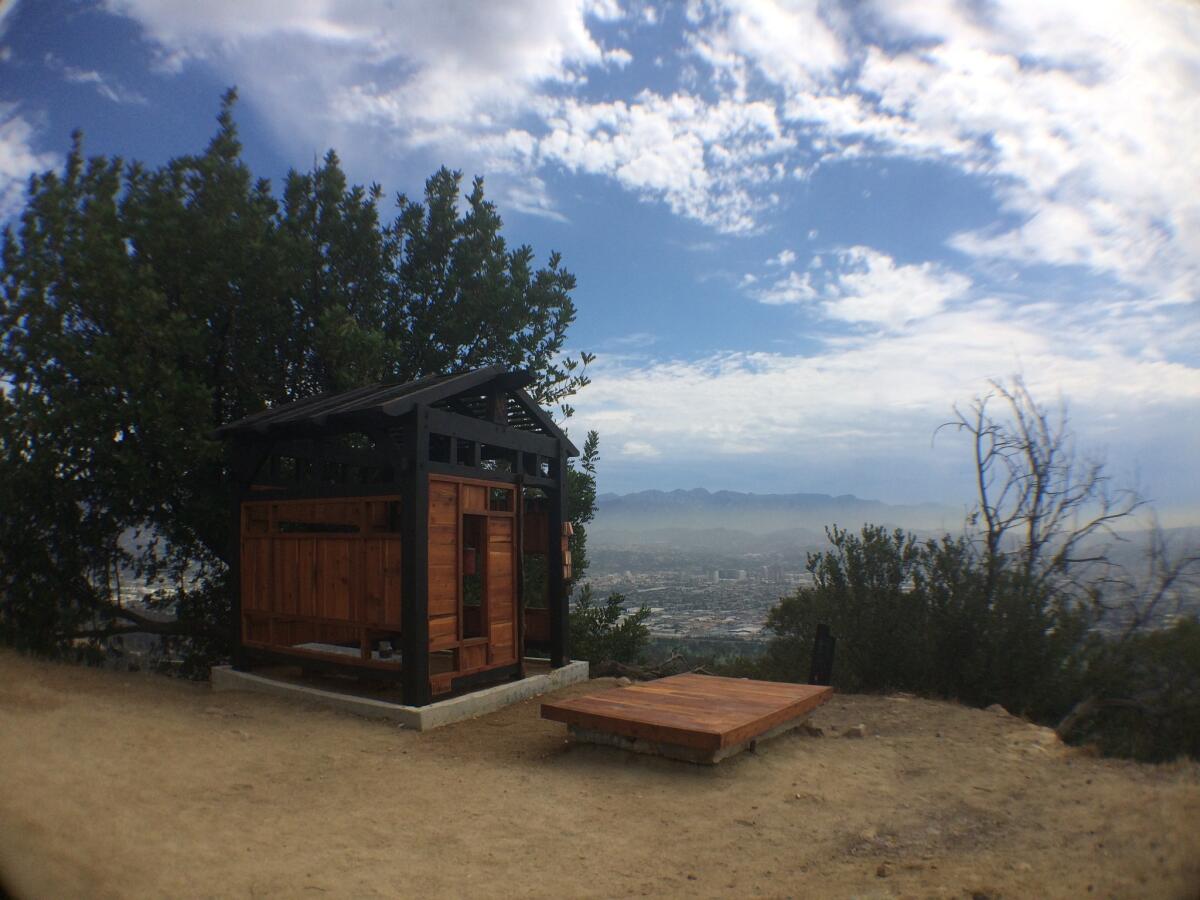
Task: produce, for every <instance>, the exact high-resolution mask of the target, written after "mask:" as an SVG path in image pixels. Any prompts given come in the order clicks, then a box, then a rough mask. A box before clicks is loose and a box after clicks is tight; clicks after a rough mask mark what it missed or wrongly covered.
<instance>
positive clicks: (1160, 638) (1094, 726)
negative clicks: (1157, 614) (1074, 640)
mask: <svg viewBox="0 0 1200 900" xmlns="http://www.w3.org/2000/svg"><path fill="white" fill-rule="evenodd" d="M1088 656H1089V659H1088V666H1087V671H1086V673H1085V677H1084V682H1083V688H1084V694H1085V699H1084V700H1083V701H1082V702H1081V703H1080V704H1078V705H1077V706H1076V708H1075V709H1074V710H1073V711H1072V717H1073V718H1075V719H1076V722H1075V723H1074V724H1073V725H1072V726H1070V733H1069V735H1068V737H1069V738H1070V739H1071V740H1072V742H1075V743H1090V744H1094V745H1096V746H1097V747H1099V749H1100V750H1101V752H1103V753H1104V754H1106V755H1109V756H1129V757H1134V758H1136V759H1141V760H1147V761H1161V760H1168V759H1173V758H1174V757H1176V756H1178V755H1179V754H1188V755H1190V756H1192V757H1195V758H1197V759H1200V621H1198V620H1197V619H1196V618H1194V617H1193V618H1186V619H1181V620H1179V621H1177V622H1176V623H1175V624H1174V625H1173V626H1171V627H1170V628H1164V629H1160V630H1158V631H1151V632H1146V633H1143V634H1135V635H1132V636H1130V637H1128V638H1126V639H1124V640H1113V639H1098V640H1097V641H1096V642H1095V644H1094V645H1093V646H1092V647H1091V648H1090V651H1089V654H1088ZM1064 730H1065V728H1064Z"/></svg>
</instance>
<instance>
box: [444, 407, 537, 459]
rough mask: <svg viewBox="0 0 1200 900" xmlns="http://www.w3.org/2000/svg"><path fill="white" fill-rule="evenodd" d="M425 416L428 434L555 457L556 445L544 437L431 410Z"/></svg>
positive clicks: (447, 412) (505, 426) (518, 429)
mask: <svg viewBox="0 0 1200 900" xmlns="http://www.w3.org/2000/svg"><path fill="white" fill-rule="evenodd" d="M428 412H429V430H430V431H434V432H437V433H438V434H447V435H451V436H452V437H460V438H464V439H466V440H469V441H477V442H480V443H484V444H492V445H494V446H496V447H503V448H505V449H506V450H523V451H525V452H527V453H540V454H541V455H543V456H557V455H558V442H557V441H555V439H554V438H550V437H546V435H544V434H537V433H536V432H532V431H522V430H521V429H520V428H512V427H510V426H507V425H497V424H495V423H494V422H484V421H482V420H481V419H472V418H469V417H467V416H460V415H458V414H457V413H452V412H449V411H447V410H444V409H430V410H429V411H428Z"/></svg>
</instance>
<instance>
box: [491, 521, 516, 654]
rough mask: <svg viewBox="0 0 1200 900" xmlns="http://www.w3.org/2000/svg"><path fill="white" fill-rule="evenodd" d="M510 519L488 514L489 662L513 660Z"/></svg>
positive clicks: (512, 587) (512, 556)
mask: <svg viewBox="0 0 1200 900" xmlns="http://www.w3.org/2000/svg"><path fill="white" fill-rule="evenodd" d="M513 531H514V528H513V520H512V518H511V517H507V516H488V561H487V564H488V580H487V590H488V641H489V643H490V644H491V649H492V663H493V664H496V665H500V664H503V663H510V662H513V661H514V660H515V659H516V649H515V641H514V628H513V618H514V611H515V609H516V594H517V590H516V583H517V579H516V571H515V559H514V554H515V552H516V548H515V547H514V545H513Z"/></svg>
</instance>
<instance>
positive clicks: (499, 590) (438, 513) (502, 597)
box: [429, 475, 518, 694]
mask: <svg viewBox="0 0 1200 900" xmlns="http://www.w3.org/2000/svg"><path fill="white" fill-rule="evenodd" d="M492 487H496V488H501V489H504V490H507V491H509V503H508V507H509V509H508V511H506V512H497V511H489V510H488V491H489V489H490V488H492ZM515 496H516V495H515V491H514V489H513V486H512V485H507V484H495V485H493V484H489V483H487V482H483V481H472V480H469V479H463V478H454V477H450V476H440V475H439V476H431V477H430V479H429V649H430V651H431V652H435V651H439V650H454V651H455V663H454V665H453V669H452V671H448V672H439V673H438V674H436V675H433V676H431V678H430V686H431V689H432V691H433V693H434V694H442V693H445V692H446V691H449V690H450V688H451V685H452V682H453V680H454V678H456V677H458V676H460V675H466V674H470V673H474V672H482V671H486V670H487V669H494V668H498V667H500V666H506V665H511V664H512V663H514V662H516V660H517V655H518V654H517V647H516V640H515V636H516V628H515V627H514V618H515V610H516V558H515V554H516V544H515V542H514V540H513V534H514V512H513V510H515V508H516V500H515ZM464 514H468V515H485V516H487V558H486V561H483V562H484V566H485V571H486V573H487V597H486V598H485V604H486V605H485V608H484V612H486V615H487V617H488V623H489V624H488V636H487V638H486V639H474V640H467V641H464V640H463V639H462V623H461V622H460V619H459V610H460V603H461V600H462V598H461V596H460V594H461V588H462V575H461V570H460V566H461V562H462V552H461V547H462V534H461V528H462V516H463V515H464Z"/></svg>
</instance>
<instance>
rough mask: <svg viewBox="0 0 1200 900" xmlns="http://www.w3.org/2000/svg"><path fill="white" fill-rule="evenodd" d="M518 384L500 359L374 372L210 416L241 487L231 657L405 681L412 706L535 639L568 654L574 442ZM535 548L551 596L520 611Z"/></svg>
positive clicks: (512, 661) (490, 674) (473, 681)
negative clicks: (233, 416) (469, 368)
mask: <svg viewBox="0 0 1200 900" xmlns="http://www.w3.org/2000/svg"><path fill="white" fill-rule="evenodd" d="M529 382H530V378H529V376H528V375H527V374H525V373H522V372H509V371H506V370H504V369H503V368H500V367H493V368H490V369H482V370H477V371H474V372H466V373H462V374H460V375H453V376H439V377H434V378H428V379H423V380H421V381H417V382H410V383H408V384H401V385H373V386H370V387H367V388H360V389H358V390H355V391H349V392H346V393H343V394H338V395H331V396H321V397H315V398H311V399H308V400H302V401H297V402H295V403H291V404H287V405H284V406H280V407H276V408H273V409H270V410H267V411H265V412H262V413H259V414H256V415H253V416H248V417H246V418H245V419H242V420H240V421H238V422H234V423H232V424H230V425H227V426H225V427H223V428H221V429H219V430H218V432H217V434H218V435H220V436H221V437H224V438H227V439H229V440H230V443H231V447H232V460H231V463H232V464H231V471H232V473H233V479H234V482H235V485H236V490H235V494H234V498H233V503H232V514H233V521H234V524H235V534H236V536H237V537H236V542H237V543H236V547H235V548H234V551H235V552H234V553H233V555H232V558H233V560H234V563H233V568H234V572H233V576H234V577H233V582H234V585H235V591H234V603H233V607H234V609H233V612H234V615H233V619H234V621H233V628H234V646H235V655H234V665H235V666H236V667H238V668H248V667H249V666H251V665H253V664H255V663H280V662H288V663H293V664H297V663H298V664H300V665H302V666H303V667H305V668H311V669H314V670H322V671H331V672H335V673H339V674H356V675H360V676H363V677H368V678H371V679H374V680H384V681H389V680H390V681H398V682H400V683H401V684H402V686H403V692H404V697H405V702H406V703H410V704H412V705H424V704H426V703H428V702H430V700H431V699H432V698H433V697H434V696H437V695H442V694H445V693H448V692H454V691H460V690H466V689H469V688H472V687H475V686H478V685H480V684H484V683H487V682H488V681H489V680H497V679H501V678H510V677H518V676H520V675H521V674H523V660H524V656H525V652H526V649H527V646H528V645H530V644H539V645H540V646H541V647H542V648H543V649H544V650H545V651H546V652H548V654H549V656H550V660H551V664H552V665H554V666H561V665H564V664H565V663H566V662H567V661H568V655H567V646H566V634H567V628H566V624H567V596H566V581H567V579H568V578H569V567H570V561H569V549H568V548H567V541H566V538H565V537H562V536H563V535H564V534H565V532H564V523H565V522H566V477H567V474H566V473H567V459H568V457H570V456H573V455H576V454H577V453H578V451H577V450H576V449H575V447H574V446H573V445H572V444H571V442H570V441H569V440H568V439H567V437H566V435H565V434H563V433H562V432H561V431H560V430H559V429H558V428H557V427H556V426H555V425H554V423H553V421H552V420H551V419H550V418H549V416H547V415H546V414H545V413H544V412H543V411H542V410H540V409H539V408H538V407H537V405H536V404H535V403H533V401H532V400H531V399H530V398H529V396H528V395H527V394H526V393H525V392H524V390H523V388H524V386H525V385H527V384H528V383H529ZM464 517H469V518H464ZM480 523H482V524H480ZM481 527H482V528H483V531H482V532H480V533H481V534H483V535H484V540H483V541H482V543H483V546H482V547H479V546H475V547H473V549H474V550H475V551H477V553H480V554H482V555H481V556H479V558H478V559H476V558H475V556H474V555H470V559H468V555H464V547H465V544H464V541H466V540H467V538H468V537H469V535H468V534H467V531H468V530H469V529H475V530H476V531H478V529H479V528H481ZM472 533H475V532H472ZM477 543H478V542H477ZM530 560H534V561H536V562H537V563H538V565H537V567H536V568H537V571H538V572H540V573H542V575H541V580H540V581H539V582H538V584H537V590H536V591H535V593H536V594H537V595H538V597H537V599H538V602H539V603H544V608H540V609H528V610H527V609H526V604H525V602H524V601H525V597H526V593H527V585H526V578H525V570H526V563H527V562H528V561H530ZM476 566H478V570H477V571H478V572H480V573H482V574H471V573H468V572H467V569H468V568H472V567H476ZM468 577H470V578H475V579H478V580H479V584H480V588H479V590H480V591H481V594H480V598H479V604H478V607H476V605H475V604H474V603H473V602H468V598H467V597H466V596H465V593H466V587H465V585H467V584H468V582H467V581H465V580H464V579H466V578H468ZM470 583H471V584H473V583H474V582H470ZM472 590H474V589H472ZM472 600H473V596H472Z"/></svg>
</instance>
